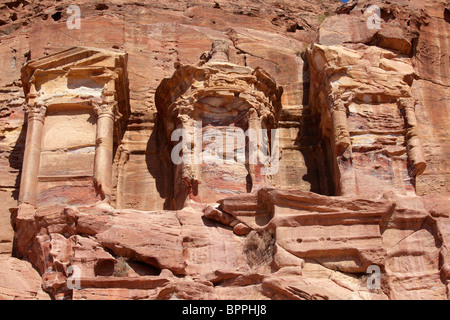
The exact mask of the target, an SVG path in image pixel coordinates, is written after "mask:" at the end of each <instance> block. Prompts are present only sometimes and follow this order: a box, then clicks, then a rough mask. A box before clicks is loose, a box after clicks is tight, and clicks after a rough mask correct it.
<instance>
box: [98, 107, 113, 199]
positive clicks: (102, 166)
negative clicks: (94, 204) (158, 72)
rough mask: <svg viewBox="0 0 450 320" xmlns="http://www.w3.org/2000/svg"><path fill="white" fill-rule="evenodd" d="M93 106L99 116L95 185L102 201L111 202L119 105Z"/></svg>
mask: <svg viewBox="0 0 450 320" xmlns="http://www.w3.org/2000/svg"><path fill="white" fill-rule="evenodd" d="M92 105H93V107H94V111H95V113H96V114H97V137H96V150H95V165H94V185H95V187H96V189H97V192H98V193H99V194H100V196H101V197H102V200H105V201H107V202H109V201H110V200H111V194H112V163H113V147H114V122H115V114H116V108H117V103H116V102H111V103H101V104H97V103H95V102H92Z"/></svg>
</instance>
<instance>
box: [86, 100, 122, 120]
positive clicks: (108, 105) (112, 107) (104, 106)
mask: <svg viewBox="0 0 450 320" xmlns="http://www.w3.org/2000/svg"><path fill="white" fill-rule="evenodd" d="M91 103H92V106H93V107H94V111H95V113H96V114H97V116H98V117H106V116H108V117H112V118H114V117H115V115H116V109H117V102H115V101H113V102H102V103H97V102H94V101H91Z"/></svg>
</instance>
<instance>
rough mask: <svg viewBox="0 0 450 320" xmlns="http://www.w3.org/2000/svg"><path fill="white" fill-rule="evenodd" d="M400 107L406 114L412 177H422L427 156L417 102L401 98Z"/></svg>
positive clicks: (408, 98) (407, 143)
mask: <svg viewBox="0 0 450 320" xmlns="http://www.w3.org/2000/svg"><path fill="white" fill-rule="evenodd" d="M398 106H399V108H400V109H403V110H404V112H405V124H406V135H405V138H406V149H407V151H408V162H409V165H410V173H411V176H412V177H414V178H415V177H416V176H418V175H421V174H422V173H423V172H424V171H425V168H426V166H427V165H426V162H425V156H424V153H423V148H422V142H421V139H420V136H419V132H418V131H419V130H418V129H417V119H416V112H415V101H414V99H413V98H411V97H407V98H399V99H398Z"/></svg>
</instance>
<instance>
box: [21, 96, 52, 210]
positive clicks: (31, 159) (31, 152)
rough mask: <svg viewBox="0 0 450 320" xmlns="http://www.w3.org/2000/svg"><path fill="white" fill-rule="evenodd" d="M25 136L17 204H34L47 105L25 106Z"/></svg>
mask: <svg viewBox="0 0 450 320" xmlns="http://www.w3.org/2000/svg"><path fill="white" fill-rule="evenodd" d="M25 111H26V114H27V137H26V142H25V153H24V158H23V167H22V177H21V182H20V194H19V204H24V203H27V204H31V205H33V206H36V199H37V192H38V190H37V183H38V174H39V165H40V158H41V140H42V130H43V127H44V119H45V113H46V111H47V107H46V106H44V105H39V104H34V105H30V106H27V107H26V109H25Z"/></svg>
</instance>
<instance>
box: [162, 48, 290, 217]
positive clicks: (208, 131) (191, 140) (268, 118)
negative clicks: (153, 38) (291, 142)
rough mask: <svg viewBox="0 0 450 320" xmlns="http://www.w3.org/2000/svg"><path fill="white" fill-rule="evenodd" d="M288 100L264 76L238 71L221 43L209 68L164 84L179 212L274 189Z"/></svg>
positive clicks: (181, 72) (186, 70)
mask: <svg viewBox="0 0 450 320" xmlns="http://www.w3.org/2000/svg"><path fill="white" fill-rule="evenodd" d="M281 94H282V89H281V88H280V87H277V86H276V84H275V82H274V81H273V79H272V78H271V77H270V76H269V75H268V74H267V73H266V72H265V71H264V70H262V69H259V68H257V69H252V68H249V67H243V66H239V65H236V64H232V63H230V62H229V61H228V44H227V42H225V41H220V40H219V41H215V42H214V43H213V46H212V50H211V52H210V53H209V54H207V55H206V58H205V60H203V61H201V62H200V63H198V64H197V65H186V66H180V67H178V69H177V70H176V71H175V73H174V74H173V76H172V77H171V78H169V79H165V80H163V81H162V83H161V84H160V86H159V87H158V89H157V91H156V96H155V100H156V107H157V110H158V119H159V120H160V121H161V122H162V125H161V129H162V134H163V135H164V136H165V137H164V140H165V141H167V145H168V148H169V151H170V153H171V159H170V161H171V164H172V168H173V201H172V204H173V205H172V208H173V209H180V208H182V207H184V206H185V205H187V202H188V201H195V202H202V203H213V202H216V201H217V200H219V199H221V198H225V197H228V196H231V195H236V194H242V193H248V192H252V191H255V190H257V189H259V188H260V187H263V186H266V185H270V184H271V176H272V175H274V174H276V171H274V170H273V167H274V163H275V162H276V163H277V161H278V159H277V156H278V150H277V148H278V145H277V146H276V148H274V147H273V146H274V144H273V142H274V141H275V140H276V138H277V137H276V136H277V135H276V129H277V123H278V119H279V115H280V112H281V102H280V98H281ZM268 160H270V161H268ZM271 161H272V162H271ZM271 170H272V171H271Z"/></svg>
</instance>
